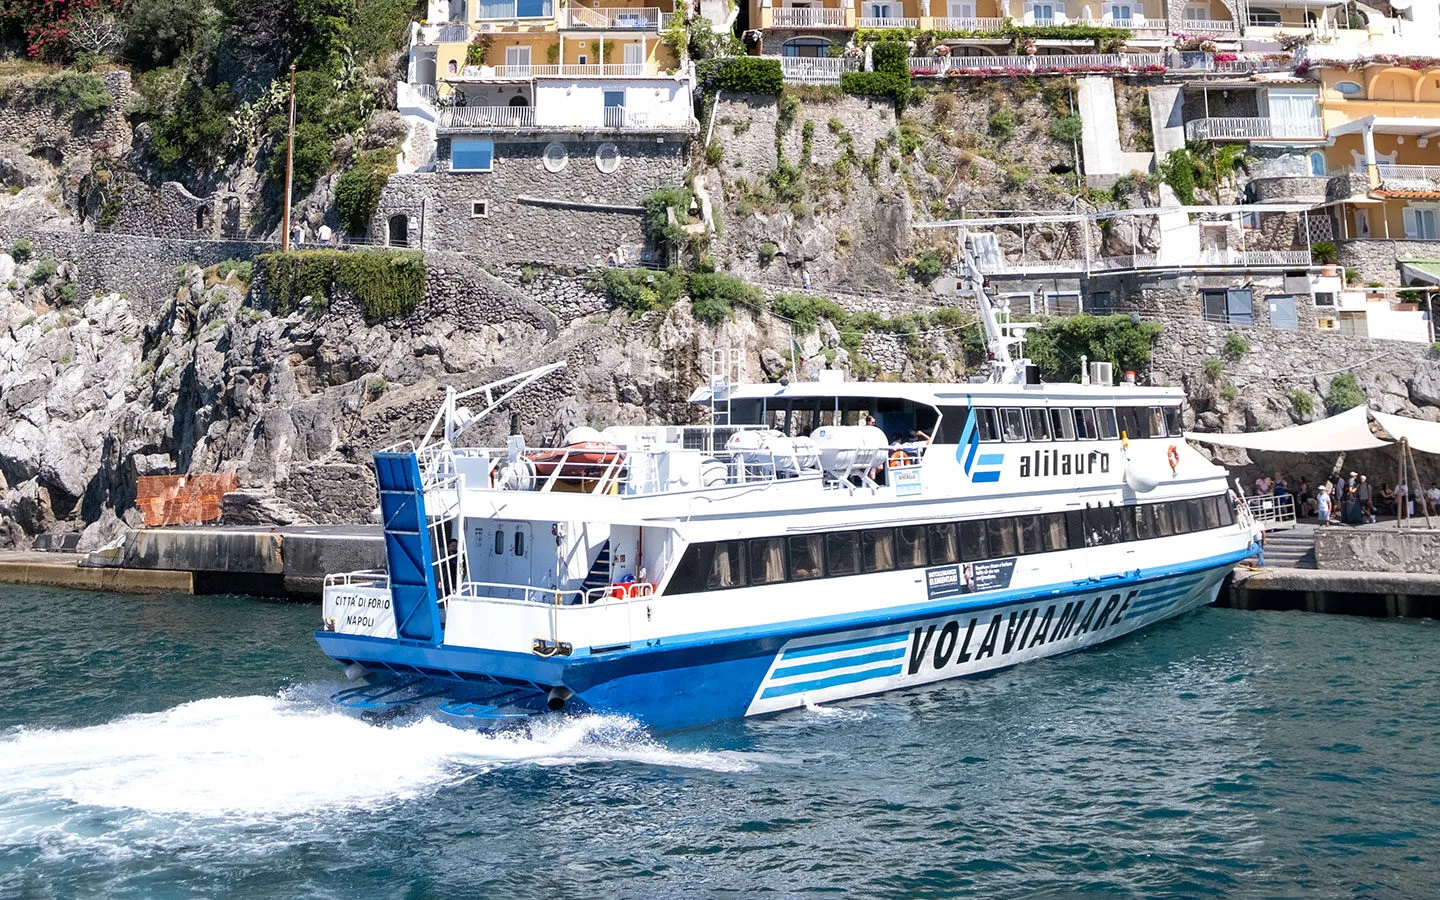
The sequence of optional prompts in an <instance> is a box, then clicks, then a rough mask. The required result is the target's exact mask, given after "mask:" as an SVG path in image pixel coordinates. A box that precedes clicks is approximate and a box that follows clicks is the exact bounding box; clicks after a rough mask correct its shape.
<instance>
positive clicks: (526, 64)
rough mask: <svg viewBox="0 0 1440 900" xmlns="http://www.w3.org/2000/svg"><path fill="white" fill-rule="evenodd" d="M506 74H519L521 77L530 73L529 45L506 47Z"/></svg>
mask: <svg viewBox="0 0 1440 900" xmlns="http://www.w3.org/2000/svg"><path fill="white" fill-rule="evenodd" d="M505 74H506V75H509V76H515V75H519V76H521V77H524V76H526V75H529V74H530V48H529V47H506V48H505Z"/></svg>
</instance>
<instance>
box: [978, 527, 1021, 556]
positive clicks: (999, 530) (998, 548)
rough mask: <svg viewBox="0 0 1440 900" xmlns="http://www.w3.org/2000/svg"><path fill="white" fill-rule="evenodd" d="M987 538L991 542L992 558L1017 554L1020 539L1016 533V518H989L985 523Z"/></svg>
mask: <svg viewBox="0 0 1440 900" xmlns="http://www.w3.org/2000/svg"><path fill="white" fill-rule="evenodd" d="M985 539H986V540H987V541H989V543H990V556H991V558H994V557H998V556H1016V555H1017V554H1019V552H1020V541H1019V539H1018V538H1017V537H1016V534H1015V520H1014V519H989V520H987V521H986V523H985Z"/></svg>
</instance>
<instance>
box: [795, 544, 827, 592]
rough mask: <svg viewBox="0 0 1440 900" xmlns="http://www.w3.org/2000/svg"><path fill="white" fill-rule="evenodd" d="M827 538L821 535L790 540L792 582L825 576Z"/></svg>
mask: <svg viewBox="0 0 1440 900" xmlns="http://www.w3.org/2000/svg"><path fill="white" fill-rule="evenodd" d="M824 544H825V536H824V535H821V534H805V535H796V536H794V537H792V538H790V580H791V581H805V580H807V579H810V578H820V577H822V576H823V575H824V574H825V567H824V563H823V560H824V550H823V547H824Z"/></svg>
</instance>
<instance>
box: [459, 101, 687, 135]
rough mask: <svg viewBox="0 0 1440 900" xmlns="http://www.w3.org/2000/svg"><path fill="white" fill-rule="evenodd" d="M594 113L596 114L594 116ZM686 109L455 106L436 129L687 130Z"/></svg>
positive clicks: (665, 131)
mask: <svg viewBox="0 0 1440 900" xmlns="http://www.w3.org/2000/svg"><path fill="white" fill-rule="evenodd" d="M597 113H598V115H597ZM694 125H695V123H694V120H693V119H691V118H689V116H688V111H687V110H686V108H684V107H681V108H680V109H679V110H674V109H672V110H666V111H663V112H651V111H648V110H638V111H632V110H628V109H626V108H624V107H623V106H608V107H604V108H601V109H598V110H597V109H596V108H595V107H593V106H592V107H588V108H584V109H569V108H565V109H557V108H555V107H546V108H545V109H544V110H537V109H536V108H535V107H533V106H456V107H452V108H450V109H445V110H442V111H441V113H440V121H439V123H438V129H439V130H440V131H441V132H457V131H458V132H464V131H507V130H535V131H584V130H587V129H597V128H604V129H613V130H621V131H644V132H664V133H674V132H682V131H689V130H691V129H692V128H693V127H694Z"/></svg>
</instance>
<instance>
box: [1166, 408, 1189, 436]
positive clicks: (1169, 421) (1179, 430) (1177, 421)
mask: <svg viewBox="0 0 1440 900" xmlns="http://www.w3.org/2000/svg"><path fill="white" fill-rule="evenodd" d="M1165 430H1166V431H1168V432H1170V436H1171V437H1179V436H1180V435H1182V434H1184V433H1185V422H1184V419H1183V418H1182V417H1181V415H1180V407H1178V406H1167V407H1165Z"/></svg>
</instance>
